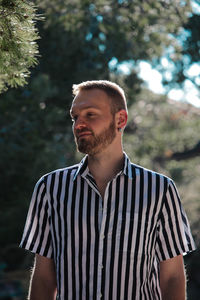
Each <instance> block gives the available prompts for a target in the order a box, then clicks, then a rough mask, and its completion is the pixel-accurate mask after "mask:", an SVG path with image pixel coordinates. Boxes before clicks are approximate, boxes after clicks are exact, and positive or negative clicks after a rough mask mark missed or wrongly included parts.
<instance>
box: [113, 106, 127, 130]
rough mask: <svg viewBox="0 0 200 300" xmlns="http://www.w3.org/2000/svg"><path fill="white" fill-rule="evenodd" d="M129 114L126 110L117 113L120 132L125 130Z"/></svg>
mask: <svg viewBox="0 0 200 300" xmlns="http://www.w3.org/2000/svg"><path fill="white" fill-rule="evenodd" d="M127 120H128V114H127V112H126V110H125V109H121V110H120V111H118V112H117V113H116V124H117V129H118V130H119V131H121V130H123V129H124V128H125V126H126V124H127Z"/></svg>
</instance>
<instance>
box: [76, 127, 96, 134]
mask: <svg viewBox="0 0 200 300" xmlns="http://www.w3.org/2000/svg"><path fill="white" fill-rule="evenodd" d="M84 132H91V134H92V135H94V133H93V131H92V130H91V129H89V128H83V129H77V130H76V135H79V134H81V133H84Z"/></svg>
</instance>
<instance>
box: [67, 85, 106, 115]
mask: <svg viewBox="0 0 200 300" xmlns="http://www.w3.org/2000/svg"><path fill="white" fill-rule="evenodd" d="M110 103H111V99H110V97H109V96H108V95H107V94H106V93H105V92H104V91H102V90H100V89H92V90H82V91H80V92H79V93H78V94H77V95H76V97H75V98H74V100H73V102H72V106H71V111H74V110H83V109H87V108H96V109H108V108H109V107H110Z"/></svg>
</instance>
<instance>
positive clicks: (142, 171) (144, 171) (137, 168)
mask: <svg viewBox="0 0 200 300" xmlns="http://www.w3.org/2000/svg"><path fill="white" fill-rule="evenodd" d="M130 164H131V167H132V170H133V172H135V175H146V176H148V175H150V176H156V177H159V178H162V179H164V180H166V181H171V178H169V177H168V175H166V174H163V173H161V172H158V171H154V170H152V169H148V168H146V167H144V166H141V165H137V164H135V163H133V162H130Z"/></svg>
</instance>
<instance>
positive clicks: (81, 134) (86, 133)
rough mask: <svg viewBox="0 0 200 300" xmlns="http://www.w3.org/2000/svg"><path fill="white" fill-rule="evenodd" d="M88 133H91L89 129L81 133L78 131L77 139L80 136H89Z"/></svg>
mask: <svg viewBox="0 0 200 300" xmlns="http://www.w3.org/2000/svg"><path fill="white" fill-rule="evenodd" d="M89 135H92V133H91V132H89V131H86V132H82V133H79V134H78V135H77V139H80V138H83V137H86V136H89Z"/></svg>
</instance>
